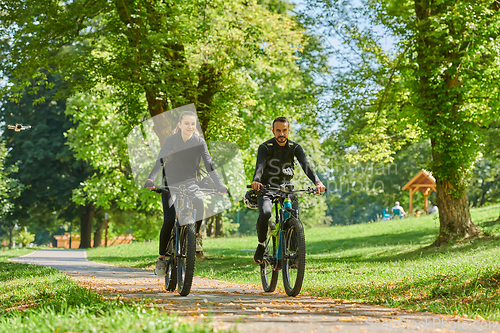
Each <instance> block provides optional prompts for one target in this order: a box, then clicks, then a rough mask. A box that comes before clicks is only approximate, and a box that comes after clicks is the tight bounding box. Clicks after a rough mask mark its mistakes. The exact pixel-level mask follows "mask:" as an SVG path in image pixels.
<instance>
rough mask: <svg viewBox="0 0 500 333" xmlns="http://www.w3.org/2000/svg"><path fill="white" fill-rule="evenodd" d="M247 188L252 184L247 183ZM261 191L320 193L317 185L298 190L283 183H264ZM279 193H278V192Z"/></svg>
mask: <svg viewBox="0 0 500 333" xmlns="http://www.w3.org/2000/svg"><path fill="white" fill-rule="evenodd" d="M247 188H252V185H247ZM259 192H261V193H262V194H265V193H269V192H274V193H276V192H282V193H283V194H291V193H296V192H307V194H313V193H318V189H317V188H315V187H308V188H302V189H298V190H290V189H289V188H288V187H287V186H285V185H282V186H280V187H273V186H271V185H269V184H267V185H263V186H262V187H261V188H260V190H259ZM325 192H326V189H325ZM276 194H278V193H276Z"/></svg>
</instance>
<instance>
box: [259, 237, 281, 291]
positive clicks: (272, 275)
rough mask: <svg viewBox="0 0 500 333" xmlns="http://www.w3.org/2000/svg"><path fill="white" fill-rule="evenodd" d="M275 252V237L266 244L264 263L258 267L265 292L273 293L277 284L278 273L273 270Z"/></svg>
mask: <svg viewBox="0 0 500 333" xmlns="http://www.w3.org/2000/svg"><path fill="white" fill-rule="evenodd" d="M276 251H277V249H276V237H271V239H270V240H269V241H268V242H267V244H266V252H265V253H264V262H263V263H262V264H261V265H260V277H261V280H262V287H263V288H264V291H265V292H273V291H274V290H275V289H276V284H277V282H278V271H277V270H275V269H274V266H275V262H276V260H275V258H274V255H275V254H276Z"/></svg>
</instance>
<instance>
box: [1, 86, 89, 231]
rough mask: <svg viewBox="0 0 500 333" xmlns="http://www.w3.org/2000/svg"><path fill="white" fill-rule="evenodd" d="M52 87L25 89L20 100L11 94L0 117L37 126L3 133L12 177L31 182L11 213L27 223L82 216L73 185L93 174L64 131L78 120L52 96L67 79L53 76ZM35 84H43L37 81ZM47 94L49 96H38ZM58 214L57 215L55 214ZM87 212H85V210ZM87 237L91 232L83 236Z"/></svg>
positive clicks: (45, 224)
mask: <svg viewBox="0 0 500 333" xmlns="http://www.w3.org/2000/svg"><path fill="white" fill-rule="evenodd" d="M48 80H49V82H50V86H51V89H47V88H46V86H44V85H42V86H41V87H39V89H38V92H37V94H35V95H30V94H28V93H26V92H25V93H24V94H23V95H22V97H21V98H20V100H19V102H18V103H14V102H11V101H8V99H7V98H5V100H4V102H3V105H2V109H1V110H0V120H1V121H3V122H5V123H7V124H15V123H24V124H29V125H32V126H33V128H31V129H28V130H25V131H22V132H15V131H12V130H6V131H4V132H3V133H2V137H3V139H4V140H5V144H6V146H7V147H8V149H9V154H8V156H7V158H6V161H5V163H6V166H9V167H10V166H16V171H15V172H13V173H12V174H11V177H13V178H15V179H17V180H18V181H19V182H20V183H23V184H27V185H29V186H28V187H27V188H26V189H25V190H24V191H23V192H22V194H21V195H20V196H18V197H17V198H16V199H14V201H13V204H14V208H13V209H12V212H11V214H10V215H9V219H10V220H12V221H14V220H15V221H18V223H19V224H20V225H22V226H27V225H28V224H32V223H35V224H37V225H39V226H40V227H45V228H52V227H53V223H54V222H56V223H57V222H59V223H60V222H61V221H72V220H73V219H75V218H78V217H81V216H82V215H83V214H82V210H83V209H82V207H79V206H78V205H75V204H74V203H73V202H72V201H71V197H72V191H73V189H75V188H77V187H78V186H79V184H80V182H82V181H83V180H85V178H86V177H87V176H88V174H89V169H88V167H87V164H86V163H85V162H83V161H77V160H76V159H75V157H74V156H73V153H72V152H71V150H70V149H69V147H68V145H67V142H66V139H65V138H64V135H63V133H64V132H65V131H67V130H68V129H69V128H70V127H71V126H72V123H71V121H70V119H69V118H68V117H66V115H65V114H64V110H65V108H66V101H65V100H59V101H54V100H53V99H52V96H53V95H54V94H55V93H56V92H57V91H58V90H59V89H63V83H62V82H61V80H58V79H57V78H54V77H51V76H48ZM34 85H37V84H36V83H35V84H34ZM41 96H43V97H44V102H40V103H39V104H38V105H36V106H33V102H34V100H36V99H39V98H40V97H41ZM54 214H56V215H57V218H56V219H54V218H52V217H53V215H54ZM83 216H85V215H83ZM82 239H85V237H82Z"/></svg>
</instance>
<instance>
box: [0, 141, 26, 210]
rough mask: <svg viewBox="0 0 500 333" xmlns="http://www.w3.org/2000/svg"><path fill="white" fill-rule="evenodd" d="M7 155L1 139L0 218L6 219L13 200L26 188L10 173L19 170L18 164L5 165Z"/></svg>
mask: <svg viewBox="0 0 500 333" xmlns="http://www.w3.org/2000/svg"><path fill="white" fill-rule="evenodd" d="M6 157H7V148H6V147H5V146H4V142H3V141H0V207H1V208H0V219H2V220H3V219H4V218H5V217H6V216H7V215H8V214H10V213H11V212H12V210H13V208H14V204H13V202H12V200H13V199H16V198H17V197H18V196H19V195H20V194H21V192H22V190H23V189H24V187H25V186H24V185H23V184H21V183H20V182H19V180H17V179H14V178H10V177H9V175H10V174H11V173H13V172H16V171H17V170H18V168H17V164H15V165H12V166H10V167H6V166H5V158H6Z"/></svg>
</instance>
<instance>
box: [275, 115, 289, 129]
mask: <svg viewBox="0 0 500 333" xmlns="http://www.w3.org/2000/svg"><path fill="white" fill-rule="evenodd" d="M277 121H279V122H280V123H286V124H288V126H290V122H289V121H288V119H286V117H278V118H276V119H274V120H273V130H274V123H275V122H277Z"/></svg>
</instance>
